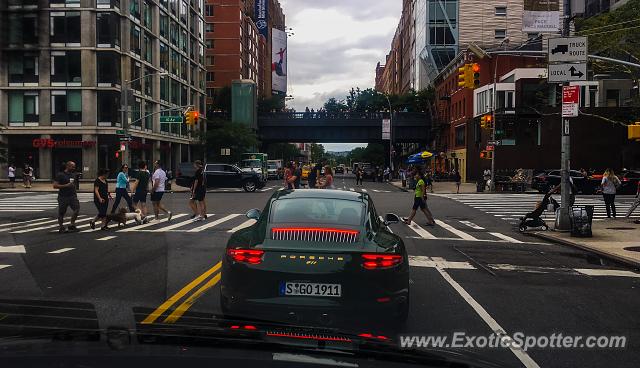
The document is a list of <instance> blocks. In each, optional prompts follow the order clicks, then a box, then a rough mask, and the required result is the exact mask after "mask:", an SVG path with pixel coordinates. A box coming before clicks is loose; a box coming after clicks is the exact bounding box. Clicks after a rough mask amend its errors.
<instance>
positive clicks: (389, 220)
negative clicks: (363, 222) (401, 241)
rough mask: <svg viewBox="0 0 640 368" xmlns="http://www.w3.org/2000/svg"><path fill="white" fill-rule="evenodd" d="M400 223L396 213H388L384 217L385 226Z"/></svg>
mask: <svg viewBox="0 0 640 368" xmlns="http://www.w3.org/2000/svg"><path fill="white" fill-rule="evenodd" d="M398 222H400V217H399V216H398V215H396V214H395V213H387V214H386V215H384V223H385V225H390V224H396V223H398Z"/></svg>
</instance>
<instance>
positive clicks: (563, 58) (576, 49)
mask: <svg viewBox="0 0 640 368" xmlns="http://www.w3.org/2000/svg"><path fill="white" fill-rule="evenodd" d="M580 61H581V62H586V61H587V38H586V37H559V38H550V39H549V62H550V63H561V62H580Z"/></svg>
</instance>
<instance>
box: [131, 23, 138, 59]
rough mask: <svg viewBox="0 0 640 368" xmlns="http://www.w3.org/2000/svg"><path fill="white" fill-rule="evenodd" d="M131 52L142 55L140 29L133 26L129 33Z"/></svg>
mask: <svg viewBox="0 0 640 368" xmlns="http://www.w3.org/2000/svg"><path fill="white" fill-rule="evenodd" d="M129 40H130V44H129V50H130V51H133V52H134V53H135V54H137V55H140V27H136V26H132V27H131V32H130V33H129Z"/></svg>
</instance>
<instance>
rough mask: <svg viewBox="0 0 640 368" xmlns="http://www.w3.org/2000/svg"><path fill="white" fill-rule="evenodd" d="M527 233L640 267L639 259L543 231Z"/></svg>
mask: <svg viewBox="0 0 640 368" xmlns="http://www.w3.org/2000/svg"><path fill="white" fill-rule="evenodd" d="M525 235H527V236H532V237H535V238H538V239H543V240H546V241H549V242H551V243H556V244H560V245H565V246H569V247H574V248H579V249H582V250H584V251H587V252H591V253H595V254H597V255H599V256H602V257H604V258H608V259H610V260H613V261H616V262H620V263H624V264H626V265H629V266H632V267H634V268H640V261H637V260H635V259H630V258H627V257H623V256H619V255H616V254H611V253H608V252H604V251H601V250H599V249H596V248H592V247H589V246H586V245H582V244H579V243H575V242H572V241H569V240H565V239H558V238H555V237H553V236H549V235H546V234H543V233H540V232H534V233H525Z"/></svg>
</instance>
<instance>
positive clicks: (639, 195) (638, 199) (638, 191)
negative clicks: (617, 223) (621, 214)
mask: <svg viewBox="0 0 640 368" xmlns="http://www.w3.org/2000/svg"><path fill="white" fill-rule="evenodd" d="M639 205H640V180H639V181H638V189H636V200H635V201H633V204H631V207H629V210H628V211H627V214H626V215H625V217H626V218H629V217H631V214H632V213H633V211H635V209H636V208H637V207H638V206H639Z"/></svg>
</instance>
